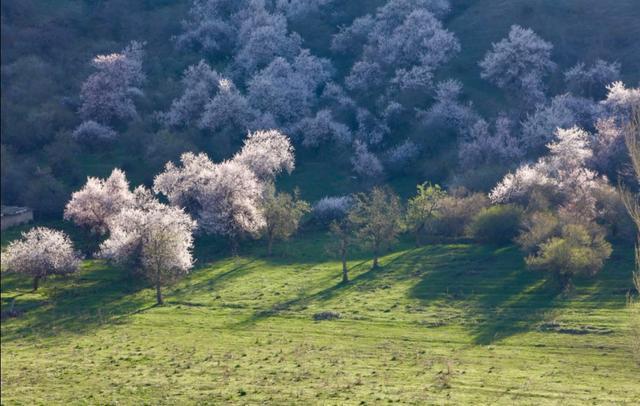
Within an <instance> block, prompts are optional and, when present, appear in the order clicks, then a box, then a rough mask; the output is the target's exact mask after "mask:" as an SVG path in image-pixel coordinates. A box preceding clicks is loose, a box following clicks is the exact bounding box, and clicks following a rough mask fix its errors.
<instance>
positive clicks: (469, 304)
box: [407, 246, 631, 345]
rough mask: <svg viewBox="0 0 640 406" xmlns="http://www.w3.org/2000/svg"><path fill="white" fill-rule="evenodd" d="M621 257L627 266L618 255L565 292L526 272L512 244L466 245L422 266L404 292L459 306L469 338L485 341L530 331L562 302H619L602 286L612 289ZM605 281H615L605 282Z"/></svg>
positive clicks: (427, 300) (553, 282) (552, 281)
mask: <svg viewBox="0 0 640 406" xmlns="http://www.w3.org/2000/svg"><path fill="white" fill-rule="evenodd" d="M612 259H614V258H612ZM625 261H629V262H628V263H629V264H631V262H630V260H629V259H625V258H622V259H620V258H618V260H617V261H615V260H613V261H610V262H609V263H608V265H607V266H606V268H605V269H604V270H603V271H602V274H601V275H599V276H597V277H595V278H577V279H576V281H575V282H576V287H577V290H576V294H575V295H573V296H572V295H569V296H566V295H565V294H564V293H563V292H562V289H561V286H560V284H559V283H558V282H557V281H556V280H555V278H554V277H553V276H552V275H549V274H545V273H542V272H533V271H530V270H527V269H526V267H525V265H524V260H523V258H522V254H521V253H520V252H519V251H518V250H517V248H516V247H504V248H497V249H496V248H495V247H489V246H469V247H468V249H467V250H466V252H463V253H462V255H461V256H459V257H457V258H452V259H451V260H448V261H444V262H441V261H435V262H433V263H431V264H430V265H429V266H427V267H426V270H425V271H424V273H423V276H422V279H421V280H420V281H419V282H418V283H417V284H416V285H415V286H414V287H413V288H412V289H411V291H410V293H409V296H410V297H413V298H416V299H419V300H420V301H422V302H423V303H425V304H437V303H443V304H444V303H449V304H453V305H455V306H458V307H460V308H462V309H464V314H465V320H464V321H463V324H464V325H465V326H468V328H469V330H470V332H471V335H472V337H473V342H474V343H475V344H481V345H486V344H491V343H493V342H495V341H497V340H501V339H504V338H507V337H510V336H513V335H515V334H519V333H522V332H526V331H530V330H531V329H533V328H535V327H536V326H537V325H538V324H539V323H540V322H542V321H545V320H547V319H548V318H549V317H553V316H554V313H555V312H557V311H560V310H562V309H563V308H566V307H567V306H571V305H582V306H584V305H585V303H586V304H588V305H589V306H593V305H596V303H599V304H598V305H599V306H608V307H612V308H618V307H622V306H624V301H623V300H620V298H615V299H612V296H611V292H607V293H603V292H602V287H603V286H605V285H607V286H609V289H611V288H612V283H613V284H615V280H616V279H617V276H616V274H618V273H619V271H618V269H619V268H620V263H621V262H622V263H625ZM407 266H409V267H419V266H420V265H419V264H417V263H416V264H413V265H411V264H408V265H407ZM609 279H611V280H612V281H614V282H606V281H607V280H609ZM598 298H600V299H598ZM597 300H599V302H597ZM580 302H583V303H580Z"/></svg>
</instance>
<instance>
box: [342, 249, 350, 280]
mask: <svg viewBox="0 0 640 406" xmlns="http://www.w3.org/2000/svg"><path fill="white" fill-rule="evenodd" d="M347 282H349V269H348V268H347V256H346V254H342V283H347Z"/></svg>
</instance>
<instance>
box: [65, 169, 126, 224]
mask: <svg viewBox="0 0 640 406" xmlns="http://www.w3.org/2000/svg"><path fill="white" fill-rule="evenodd" d="M133 200H134V197H133V194H132V193H131V191H130V190H129V182H128V181H127V177H126V175H125V173H124V172H123V171H122V170H120V169H117V168H116V169H114V170H113V171H112V172H111V175H110V176H109V177H108V178H106V179H99V178H95V177H88V178H87V183H86V184H85V185H84V187H83V188H82V189H80V190H79V191H77V192H74V193H73V194H72V195H71V200H70V201H69V202H68V203H67V205H66V207H65V210H64V218H65V220H70V221H73V222H74V223H75V224H77V225H79V226H81V227H86V228H88V229H90V230H91V232H93V233H95V234H98V235H104V234H106V233H107V231H108V230H109V219H110V218H111V217H113V216H115V215H116V214H118V213H119V212H120V211H121V210H123V209H124V208H126V207H128V206H130V205H131V204H132V203H133Z"/></svg>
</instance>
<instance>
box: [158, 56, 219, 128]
mask: <svg viewBox="0 0 640 406" xmlns="http://www.w3.org/2000/svg"><path fill="white" fill-rule="evenodd" d="M220 80H221V78H220V75H219V74H218V72H216V71H215V70H213V69H211V67H210V66H209V65H207V63H205V62H204V61H200V62H199V63H197V64H195V65H192V66H189V67H188V68H187V69H186V70H185V71H184V73H183V78H182V86H183V87H184V91H183V93H182V95H181V96H180V97H178V98H176V99H175V100H174V101H173V102H172V103H171V107H170V108H169V110H168V111H167V112H165V113H162V114H161V115H160V118H161V120H162V121H163V122H164V123H165V124H166V125H167V126H170V127H182V126H185V125H189V124H191V123H192V122H194V121H195V120H197V119H198V118H199V117H201V116H202V114H203V111H204V108H205V105H206V104H207V103H208V102H209V100H210V99H211V97H213V95H214V94H215V92H216V91H217V90H218V87H219V85H220Z"/></svg>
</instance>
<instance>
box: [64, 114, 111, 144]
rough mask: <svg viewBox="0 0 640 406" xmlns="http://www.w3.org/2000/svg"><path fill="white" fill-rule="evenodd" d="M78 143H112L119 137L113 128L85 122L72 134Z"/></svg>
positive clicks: (93, 122)
mask: <svg viewBox="0 0 640 406" xmlns="http://www.w3.org/2000/svg"><path fill="white" fill-rule="evenodd" d="M72 136H73V138H74V139H75V140H76V141H80V142H86V143H92V142H100V141H111V140H113V139H115V138H117V137H118V133H116V132H115V131H114V130H113V129H112V128H111V127H109V126H106V125H102V124H100V123H97V122H95V121H93V120H87V121H83V122H82V123H81V124H80V125H79V126H78V127H77V128H76V129H75V130H73V134H72Z"/></svg>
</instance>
